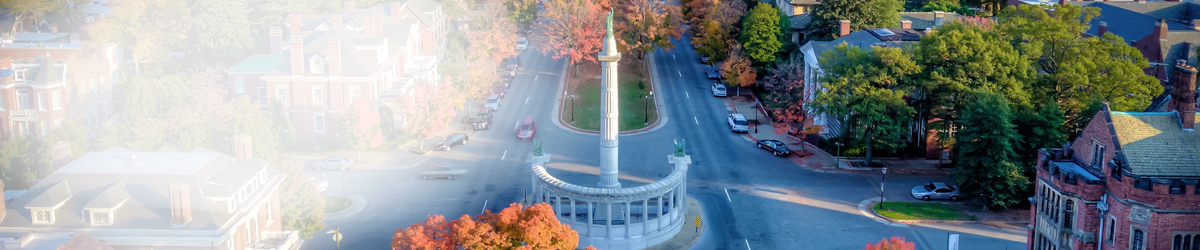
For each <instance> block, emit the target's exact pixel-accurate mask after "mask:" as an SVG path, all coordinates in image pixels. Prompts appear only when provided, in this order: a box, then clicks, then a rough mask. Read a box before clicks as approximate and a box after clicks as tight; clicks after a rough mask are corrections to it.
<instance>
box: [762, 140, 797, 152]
mask: <svg viewBox="0 0 1200 250" xmlns="http://www.w3.org/2000/svg"><path fill="white" fill-rule="evenodd" d="M756 144H758V148H761V149H763V150H766V151H771V154H772V155H775V156H785V155H790V154H792V150H790V149H788V147H787V144H784V143H783V142H781V141H779V140H758V142H757V143H756Z"/></svg>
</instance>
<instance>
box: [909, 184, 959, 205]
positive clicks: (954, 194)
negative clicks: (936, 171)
mask: <svg viewBox="0 0 1200 250" xmlns="http://www.w3.org/2000/svg"><path fill="white" fill-rule="evenodd" d="M912 196H913V198H917V199H920V200H926V201H927V200H930V199H947V200H952V201H958V187H955V186H954V185H950V184H946V183H942V182H930V183H926V184H925V185H920V186H916V187H913V188H912Z"/></svg>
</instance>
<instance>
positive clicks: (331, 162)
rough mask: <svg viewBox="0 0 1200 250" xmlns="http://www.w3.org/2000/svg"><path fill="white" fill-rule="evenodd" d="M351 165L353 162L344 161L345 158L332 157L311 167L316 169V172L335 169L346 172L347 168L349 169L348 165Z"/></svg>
mask: <svg viewBox="0 0 1200 250" xmlns="http://www.w3.org/2000/svg"><path fill="white" fill-rule="evenodd" d="M352 164H354V161H353V160H350V159H346V158H345V157H341V156H334V157H329V158H326V159H325V160H321V161H319V162H317V163H315V164H313V166H315V167H317V170H325V169H337V170H343V171H344V170H346V168H347V167H350V165H352Z"/></svg>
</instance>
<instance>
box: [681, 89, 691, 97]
mask: <svg viewBox="0 0 1200 250" xmlns="http://www.w3.org/2000/svg"><path fill="white" fill-rule="evenodd" d="M683 95H685V96H687V98H692V94H688V92H687V91H684V92H683Z"/></svg>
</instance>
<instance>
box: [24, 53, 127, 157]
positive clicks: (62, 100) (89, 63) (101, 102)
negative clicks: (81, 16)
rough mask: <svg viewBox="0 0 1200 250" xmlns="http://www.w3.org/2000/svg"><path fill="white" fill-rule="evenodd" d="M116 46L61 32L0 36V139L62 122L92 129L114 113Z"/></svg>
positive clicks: (36, 132)
mask: <svg viewBox="0 0 1200 250" xmlns="http://www.w3.org/2000/svg"><path fill="white" fill-rule="evenodd" d="M120 53H121V52H120V48H119V47H118V46H115V45H113V44H91V43H88V42H85V41H80V40H79V39H78V35H74V34H67V33H58V34H55V33H28V32H24V33H18V34H16V35H15V36H14V39H12V40H5V41H2V42H0V141H4V140H5V139H7V138H10V137H12V136H15V135H18V134H28V135H36V136H45V135H46V134H48V133H49V132H50V131H52V130H53V129H54V128H57V127H58V126H61V125H62V124H64V123H76V124H78V125H80V126H83V127H85V128H86V131H88V132H94V131H96V130H98V129H99V128H100V125H101V124H103V123H104V122H105V121H107V120H109V119H110V118H112V117H114V116H115V115H116V113H117V112H116V111H115V110H113V100H112V91H111V90H112V88H111V86H112V83H113V82H116V81H117V80H119V77H120V72H119V70H118V64H119V63H120Z"/></svg>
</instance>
